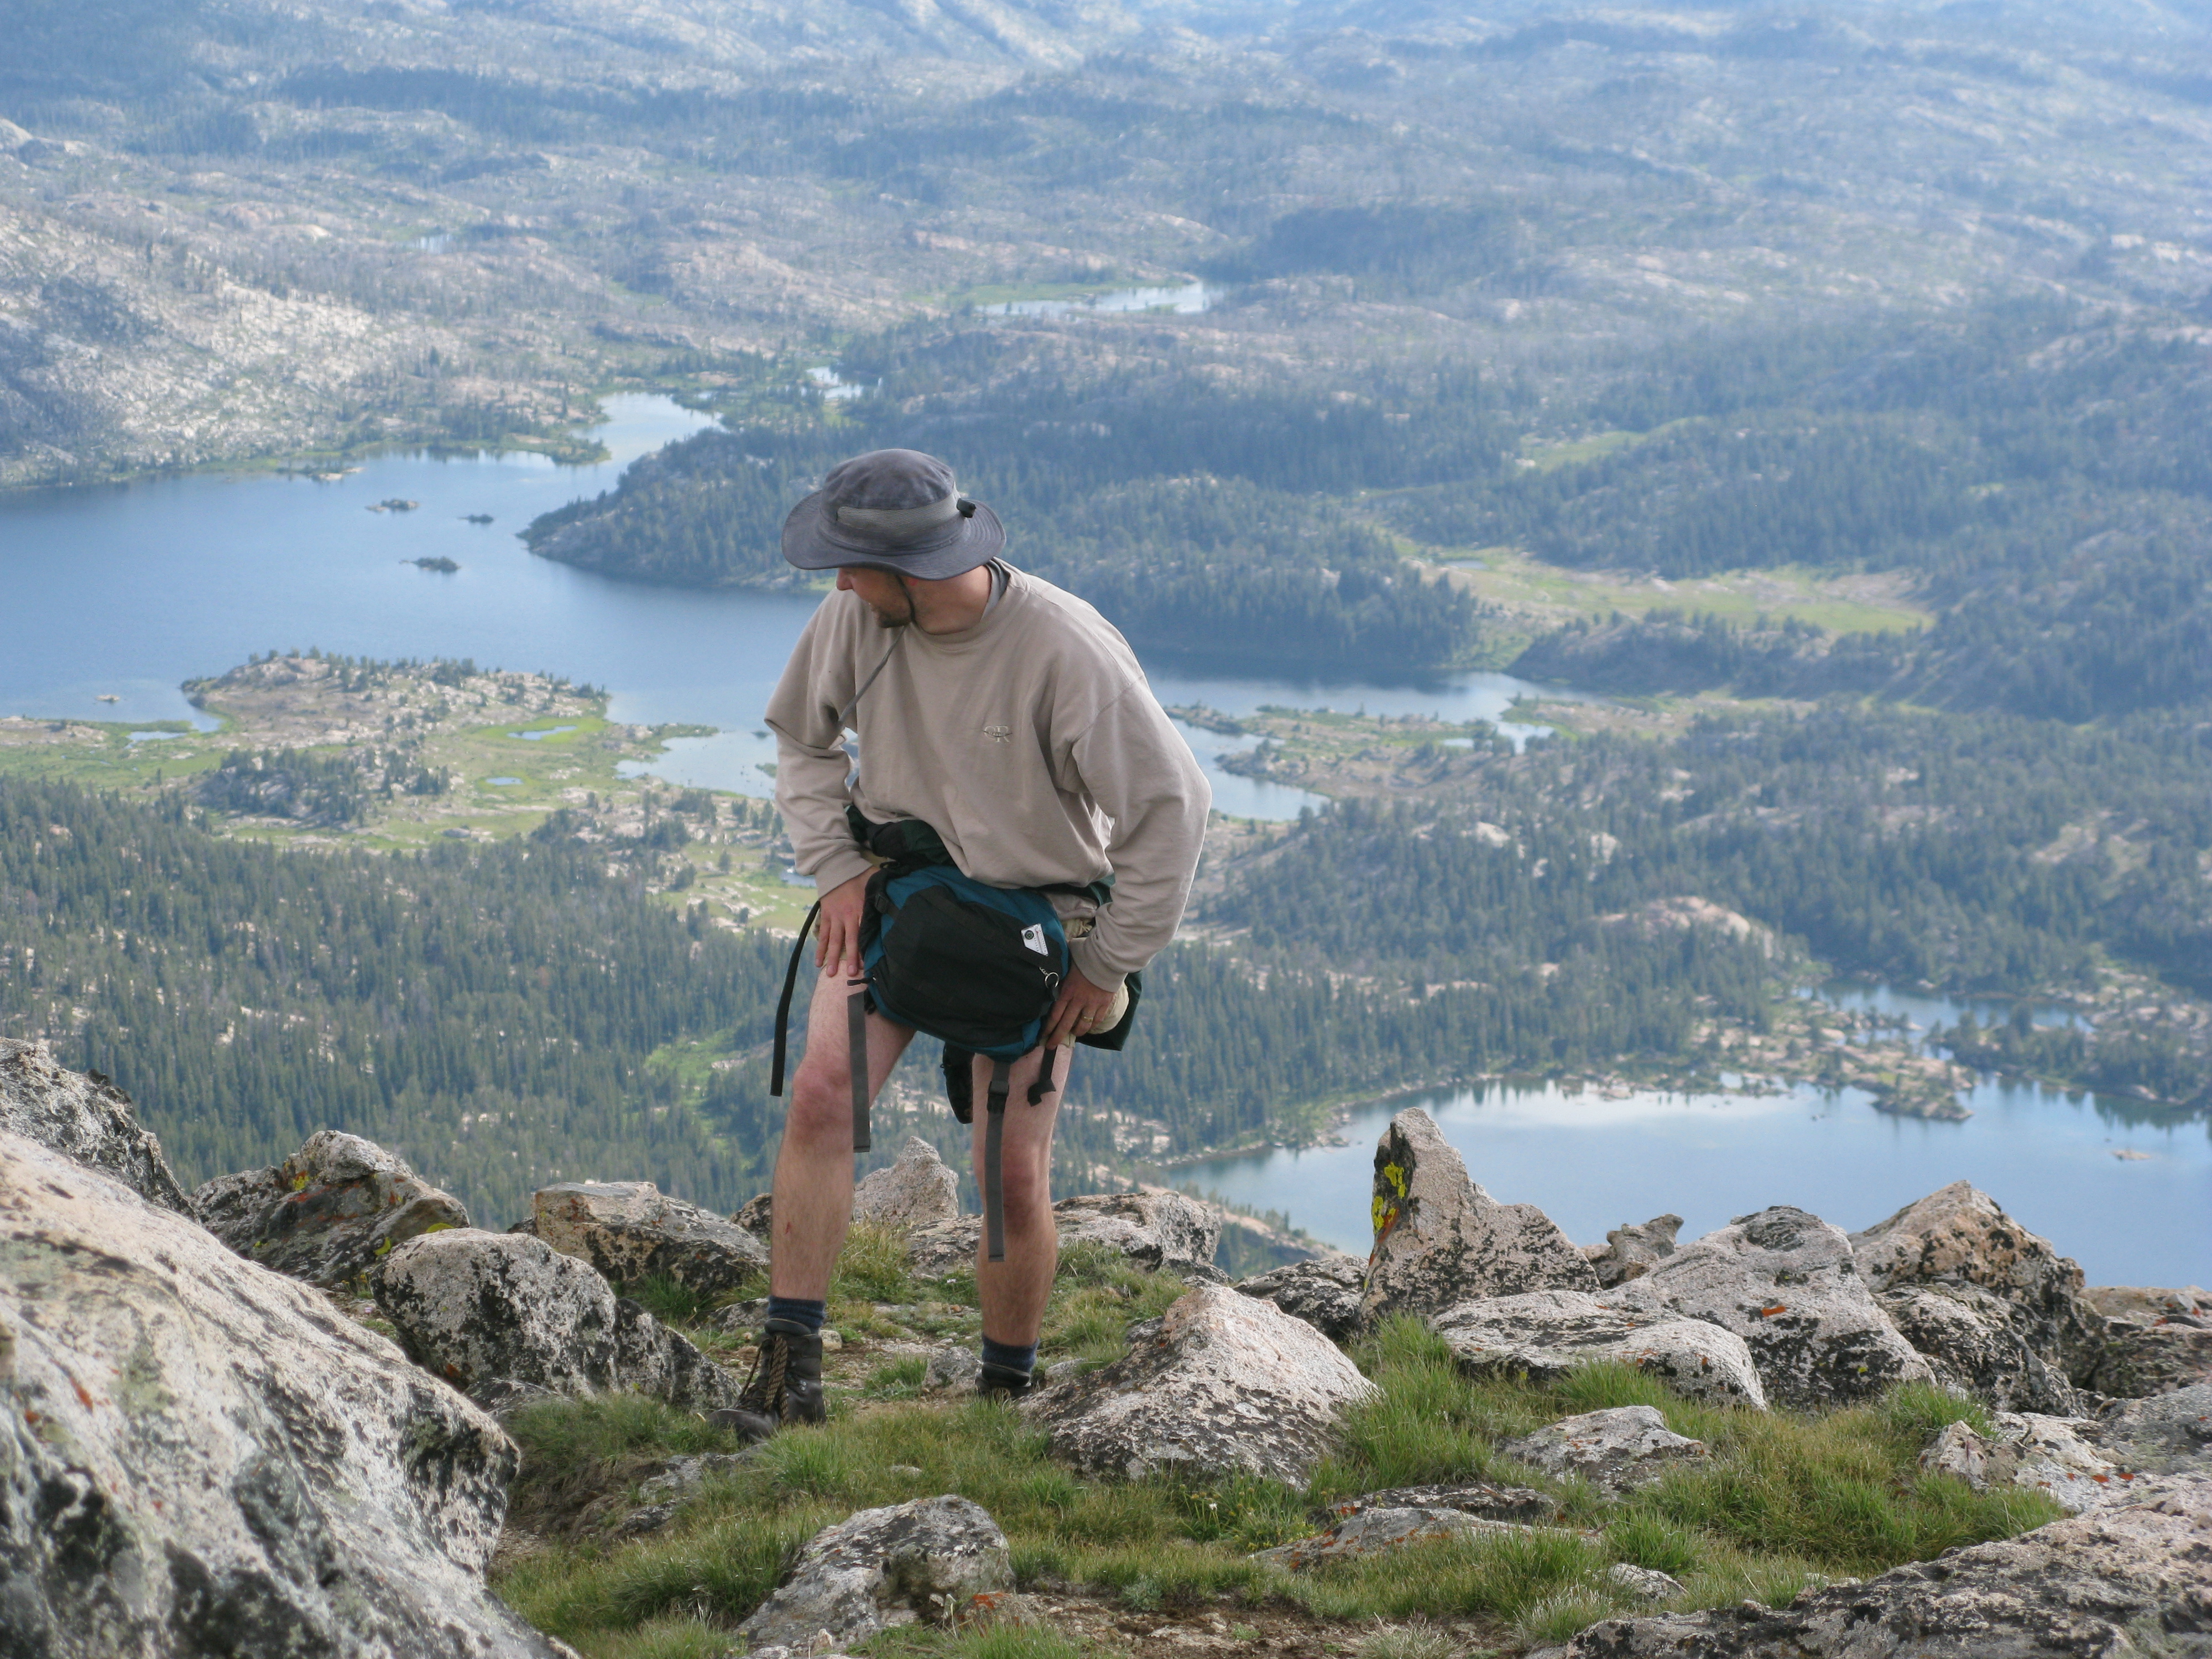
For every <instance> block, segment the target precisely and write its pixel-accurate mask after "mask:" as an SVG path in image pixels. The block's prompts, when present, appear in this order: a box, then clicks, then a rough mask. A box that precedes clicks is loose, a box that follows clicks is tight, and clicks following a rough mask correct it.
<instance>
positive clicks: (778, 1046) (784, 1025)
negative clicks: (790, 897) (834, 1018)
mask: <svg viewBox="0 0 2212 1659" xmlns="http://www.w3.org/2000/svg"><path fill="white" fill-rule="evenodd" d="M821 912H822V901H821V900H820V899H817V900H815V901H814V902H813V904H812V905H811V907H810V908H808V910H807V912H806V920H805V921H802V922H800V923H799V937H798V938H797V939H793V940H792V942H791V961H790V962H789V963H787V964H786V966H785V968H784V970H783V995H782V996H781V998H779V999H778V1000H777V1001H776V1005H775V1064H774V1065H773V1066H770V1067H769V1078H768V1091H769V1093H770V1094H771V1095H781V1093H782V1092H783V1058H784V1054H785V1050H786V1048H787V1046H788V1044H789V1042H790V1040H791V993H792V990H793V987H795V986H797V985H798V983H799V953H800V952H801V951H805V949H806V934H807V930H808V929H809V928H811V927H813V926H814V918H815V917H816V916H817V915H820V914H821Z"/></svg>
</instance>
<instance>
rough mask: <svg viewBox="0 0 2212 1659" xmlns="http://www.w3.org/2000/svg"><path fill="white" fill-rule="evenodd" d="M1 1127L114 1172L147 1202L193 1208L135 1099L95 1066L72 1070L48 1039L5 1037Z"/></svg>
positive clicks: (0, 1056) (0, 1046) (0, 1044)
mask: <svg viewBox="0 0 2212 1659" xmlns="http://www.w3.org/2000/svg"><path fill="white" fill-rule="evenodd" d="M0 1131H5V1132H6V1133H9V1134H17V1135H21V1136H22V1137H24V1139H27V1140H35V1141H37V1142H38V1143H39V1145H40V1146H46V1147H51V1148H52V1150H53V1151H55V1152H59V1153H61V1154H62V1155H63V1156H64V1158H75V1159H76V1161H77V1162H78V1163H80V1164H83V1165H85V1167H86V1168H88V1169H93V1170H100V1171H101V1172H102V1173H103V1174H106V1175H110V1176H114V1177H115V1179H116V1180H118V1181H119V1182H122V1183H123V1184H124V1185H125V1186H126V1187H128V1188H131V1191H132V1192H134V1193H136V1194H138V1196H139V1197H141V1198H143V1199H145V1200H148V1201H149V1203H154V1204H159V1205H161V1206H164V1207H166V1208H167V1209H172V1210H175V1211H178V1212H179V1213H182V1214H185V1215H189V1214H191V1200H189V1199H187V1198H186V1197H185V1189H184V1188H182V1187H180V1186H179V1185H178V1184H177V1177H176V1176H175V1175H174V1174H173V1172H172V1171H171V1170H170V1169H169V1162H168V1160H167V1158H163V1157H162V1156H161V1140H160V1139H159V1138H158V1137H157V1136H156V1135H155V1133H154V1132H153V1131H152V1130H150V1129H149V1128H147V1127H145V1126H144V1125H143V1124H142V1123H140V1122H139V1121H138V1115H137V1113H136V1112H134V1111H132V1110H131V1097H130V1096H128V1095H126V1094H125V1093H124V1092H123V1091H122V1090H120V1089H118V1088H117V1087H116V1086H115V1085H113V1084H112V1083H110V1082H109V1081H108V1080H107V1079H106V1078H104V1077H102V1076H101V1075H100V1073H97V1072H91V1073H86V1072H72V1071H70V1069H69V1068H68V1067H66V1066H63V1065H61V1064H60V1063H59V1062H58V1061H57V1060H55V1059H54V1055H53V1050H52V1049H51V1048H47V1047H46V1044H45V1043H44V1042H19V1041H17V1040H16V1039H15V1038H14V1037H0Z"/></svg>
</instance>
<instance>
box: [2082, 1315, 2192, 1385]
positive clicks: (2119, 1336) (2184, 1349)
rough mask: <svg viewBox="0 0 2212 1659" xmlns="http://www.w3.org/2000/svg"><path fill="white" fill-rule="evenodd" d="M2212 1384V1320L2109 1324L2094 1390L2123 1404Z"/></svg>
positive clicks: (2091, 1376) (2161, 1319)
mask: <svg viewBox="0 0 2212 1659" xmlns="http://www.w3.org/2000/svg"><path fill="white" fill-rule="evenodd" d="M2207 1382H2212V1317H2208V1316H2204V1315H2202V1314H2194V1313H2168V1314H2160V1315H2158V1316H2155V1317H2154V1318H2151V1319H2148V1320H2135V1319H2112V1320H2107V1321H2106V1324H2105V1336H2104V1341H2103V1344H2102V1345H2101V1346H2100V1348H2099V1350H2098V1352H2097V1362H2096V1366H2095V1369H2094V1370H2092V1371H2091V1372H2090V1374H2089V1384H2088V1385H2089V1387H2091V1388H2093V1389H2096V1390H2097V1392H2098V1393H2100V1394H2109V1395H2117V1396H2118V1397H2119V1398H2121V1399H2124V1400H2137V1399H2142V1398H2143V1397H2145V1396H2146V1395H2159V1394H2170V1393H2172V1391H2173V1390H2174V1389H2186V1388H2191V1387H2193V1386H2194V1385H2196V1384H2197V1383H2207Z"/></svg>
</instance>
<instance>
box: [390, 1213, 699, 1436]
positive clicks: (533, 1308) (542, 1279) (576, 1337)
mask: <svg viewBox="0 0 2212 1659" xmlns="http://www.w3.org/2000/svg"><path fill="white" fill-rule="evenodd" d="M370 1285H371V1286H372V1288H373V1289H374V1292H375V1296H376V1305H377V1306H378V1307H379V1308H380V1310H382V1311H383V1313H384V1316H385V1317H386V1318H387V1319H389V1320H390V1321H391V1322H392V1327H393V1328H394V1329H395V1330H397V1331H398V1334H399V1341H400V1346H403V1347H404V1348H405V1349H406V1351H407V1353H408V1356H409V1358H412V1359H413V1360H414V1361H415V1362H416V1364H419V1365H421V1366H422V1368H423V1369H424V1370H428V1371H430V1372H432V1373H433V1374H434V1375H435V1376H441V1377H443V1378H444V1379H445V1380H446V1381H447V1382H448V1383H452V1384H453V1386H454V1387H456V1388H458V1389H464V1390H469V1391H477V1390H488V1389H491V1388H492V1387H494V1386H495V1385H496V1386H499V1387H501V1389H507V1388H509V1387H511V1385H513V1384H516V1383H525V1384H535V1385H536V1386H538V1387H539V1388H542V1389H551V1390H552V1391H553V1392H555V1393H556V1394H568V1395H586V1394H597V1393H599V1392H601V1391H603V1390H605V1389H635V1390H636V1391H637V1392H638V1393H641V1394H647V1395H653V1397H654V1398H656V1399H659V1400H665V1401H667V1402H668V1403H669V1404H670V1405H671V1406H677V1407H682V1408H684V1409H685V1410H692V1411H714V1410H719V1409H720V1408H721V1407H727V1406H734V1405H736V1404H737V1397H738V1389H739V1387H740V1384H739V1383H738V1379H737V1378H736V1377H735V1376H732V1375H731V1374H730V1373H729V1372H728V1371H726V1370H724V1369H723V1368H722V1367H721V1366H720V1365H718V1364H715V1363H714V1361H713V1360H711V1359H709V1358H707V1356H706V1355H704V1354H702V1353H701V1352H699V1350H698V1349H697V1348H696V1347H695V1346H693V1345H692V1344H691V1343H690V1341H688V1340H685V1339H684V1337H682V1336H679V1335H678V1334H676V1333H675V1332H673V1331H671V1330H669V1329H668V1328H666V1327H665V1326H663V1325H662V1324H661V1323H660V1322H659V1321H658V1320H656V1319H654V1318H653V1316H652V1315H651V1314H649V1313H647V1312H646V1311H645V1310H644V1309H642V1308H641V1307H639V1306H638V1304H636V1303H635V1302H631V1301H629V1300H626V1299H624V1298H622V1297H617V1296H616V1294H615V1292H614V1289H613V1287H612V1286H611V1285H609V1284H608V1283H607V1281H606V1280H605V1279H603V1278H602V1277H600V1275H599V1273H598V1272H597V1271H596V1270H595V1269H593V1268H592V1267H590V1266H589V1265H587V1264H586V1263H585V1262H581V1261H577V1260H575V1259H574V1257H573V1256H566V1255H561V1254H560V1253H559V1252H558V1251H556V1250H555V1249H553V1248H552V1246H550V1244H548V1243H545V1242H544V1240H543V1239H538V1238H532V1237H528V1236H527V1235H526V1234H520V1233H487V1232H479V1231H476V1230H474V1229H473V1228H469V1229H459V1230H456V1231H449V1232H438V1233H431V1234H428V1235H427V1236H425V1237H421V1238H416V1239H411V1240H410V1241H409V1242H408V1243H405V1244H403V1245H401V1246H400V1247H399V1248H398V1249H396V1250H394V1251H392V1254H391V1255H389V1256H387V1257H386V1258H385V1260H384V1261H383V1263H382V1265H380V1267H378V1268H377V1270H376V1272H375V1273H374V1275H373V1276H372V1277H371V1279H370ZM486 1397H487V1398H489V1395H487V1396H486Z"/></svg>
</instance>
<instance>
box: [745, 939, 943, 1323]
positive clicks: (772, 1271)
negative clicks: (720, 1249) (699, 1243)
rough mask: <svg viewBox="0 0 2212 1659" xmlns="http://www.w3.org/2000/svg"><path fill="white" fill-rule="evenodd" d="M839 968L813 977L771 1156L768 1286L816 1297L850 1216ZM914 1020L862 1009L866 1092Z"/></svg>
mask: <svg viewBox="0 0 2212 1659" xmlns="http://www.w3.org/2000/svg"><path fill="white" fill-rule="evenodd" d="M852 993H853V987H850V986H848V984H847V983H846V982H845V976H844V975H842V974H841V973H835V972H832V973H827V974H823V975H820V976H819V977H818V978H817V979H816V981H814V997H813V1000H812V1002H811V1004H810V1005H809V1006H808V1010H807V1015H806V1053H805V1057H804V1058H803V1059H801V1060H799V1072H798V1074H797V1075H796V1076H795V1077H793V1079H792V1082H791V1105H790V1107H789V1109H787V1111H786V1112H785V1114H784V1119H783V1146H782V1149H781V1151H780V1152H777V1154H776V1159H775V1204H774V1206H773V1208H772V1212H771V1213H772V1218H773V1219H774V1222H775V1234H774V1237H773V1238H772V1239H771V1241H770V1243H769V1294H770V1295H773V1296H789V1297H802V1298H804V1299H805V1300H807V1301H811V1302H818V1301H820V1300H821V1299H822V1298H823V1297H824V1296H826V1295H827V1294H828V1293H829V1274H830V1271H831V1269H832V1268H834V1267H836V1264H837V1252H838V1251H839V1250H840V1249H842V1248H843V1247H844V1243H845V1230H846V1228H847V1227H848V1225H850V1224H851V1222H852V1219H853V1084H852V1073H851V1072H850V1071H849V1070H848V1067H847V1065H846V1054H845V1050H846V1046H847V1045H846V1018H847V1014H846V1006H845V1005H846V1000H847V999H848V997H850V996H851V995H852ZM913 1041H914V1028H913V1027H911V1026H908V1025H895V1024H892V1023H891V1022H890V1020H887V1019H885V1018H883V1017H882V1016H881V1015H880V1014H877V1013H873V1012H871V1013H870V1014H869V1015H868V1079H869V1090H868V1094H869V1097H870V1098H871V1099H873V1098H874V1097H875V1095H876V1093H877V1091H879V1090H880V1089H881V1088H882V1087H883V1085H884V1079H886V1078H888V1077H889V1076H890V1073H891V1067H892V1066H896V1064H898V1057H899V1056H900V1055H901V1054H903V1053H905V1052H906V1045H907V1044H908V1043H909V1042H913Z"/></svg>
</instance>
